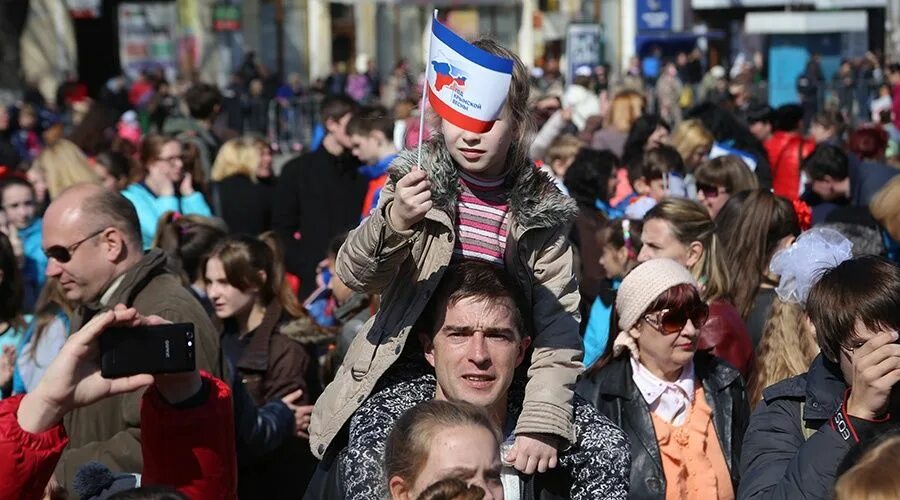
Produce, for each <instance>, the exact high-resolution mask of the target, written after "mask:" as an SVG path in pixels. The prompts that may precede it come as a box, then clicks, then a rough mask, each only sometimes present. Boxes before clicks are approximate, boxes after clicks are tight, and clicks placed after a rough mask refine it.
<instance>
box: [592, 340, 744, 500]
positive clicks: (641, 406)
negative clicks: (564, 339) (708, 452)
mask: <svg viewBox="0 0 900 500" xmlns="http://www.w3.org/2000/svg"><path fill="white" fill-rule="evenodd" d="M694 370H695V373H696V377H697V378H698V379H699V380H700V383H701V384H702V385H703V391H704V394H705V396H706V402H707V404H709V407H710V409H711V410H712V419H713V426H714V427H715V429H716V435H717V436H718V438H719V445H720V446H721V448H722V453H723V454H724V455H725V463H726V464H727V465H728V470H729V471H730V473H731V481H732V484H733V485H734V490H735V491H737V489H738V480H739V475H738V462H739V459H740V456H741V445H742V442H743V436H744V429H746V428H747V420H748V418H749V416H750V406H749V404H748V403H747V396H746V394H745V392H744V382H743V381H742V380H741V375H740V373H738V371H737V370H735V369H734V368H733V367H731V366H730V365H728V364H727V363H725V362H724V361H722V360H720V359H718V358H716V357H715V356H711V355H709V354H707V353H704V352H697V354H696V355H695V356H694ZM576 392H577V393H578V394H579V395H581V396H582V397H583V398H585V399H587V400H588V401H590V402H592V403H593V404H594V405H595V406H596V407H597V409H598V410H600V413H602V414H604V415H606V416H607V417H609V419H610V420H612V421H613V423H614V424H616V425H618V426H619V427H621V428H622V430H623V431H624V432H625V435H626V436H628V442H629V443H630V444H631V482H630V487H629V490H628V498H631V499H665V497H666V478H665V474H664V473H663V467H662V460H661V458H660V451H659V444H658V443H657V441H656V432H655V431H654V429H653V419H652V418H651V416H650V408H649V406H648V405H647V403H646V402H645V401H644V397H643V396H642V395H641V393H640V390H639V389H638V388H637V386H636V385H635V383H634V381H633V380H632V371H631V363H630V362H629V359H628V356H627V355H623V356H619V357H618V358H615V359H613V360H612V361H611V362H610V363H609V364H608V365H606V366H604V367H603V368H601V369H600V370H599V371H597V372H594V373H591V374H588V375H586V376H585V378H584V379H582V380H581V381H580V382H579V383H578V387H577V389H576Z"/></svg>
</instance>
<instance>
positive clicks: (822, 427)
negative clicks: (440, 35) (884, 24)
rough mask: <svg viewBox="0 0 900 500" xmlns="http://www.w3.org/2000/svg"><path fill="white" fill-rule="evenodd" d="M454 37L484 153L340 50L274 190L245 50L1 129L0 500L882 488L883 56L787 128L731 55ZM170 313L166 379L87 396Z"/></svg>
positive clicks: (889, 109)
mask: <svg viewBox="0 0 900 500" xmlns="http://www.w3.org/2000/svg"><path fill="white" fill-rule="evenodd" d="M473 45H474V46H475V47H477V48H479V49H481V50H483V51H486V52H489V53H491V54H494V55H496V56H499V57H503V58H507V59H511V60H512V61H513V62H514V64H513V70H512V76H511V84H510V88H509V93H508V96H507V99H506V103H505V106H504V107H503V111H502V113H501V116H500V118H499V119H498V120H497V121H496V122H495V123H494V124H493V126H492V127H491V128H490V129H489V130H488V131H486V132H483V133H474V132H471V131H467V130H464V129H462V128H460V127H458V126H456V125H454V124H453V123H451V122H450V121H448V120H442V119H441V118H440V117H439V116H437V115H435V113H433V112H432V111H431V109H430V108H427V109H419V110H416V109H415V105H416V104H415V103H416V102H417V97H418V96H416V95H415V92H419V90H417V89H416V88H415V85H414V83H413V80H412V79H411V78H409V76H408V69H407V68H406V67H405V66H404V65H399V66H398V68H397V70H396V71H395V73H394V74H393V75H392V76H391V78H390V79H389V80H391V81H394V80H396V81H395V82H394V83H395V84H396V85H394V87H396V88H393V87H392V88H391V90H390V91H389V92H387V94H389V97H390V98H391V99H393V103H392V104H391V105H387V106H386V105H385V102H384V100H385V99H387V97H386V96H385V95H384V94H385V92H384V89H385V88H387V87H390V85H382V84H381V83H380V79H379V78H377V77H376V76H375V74H374V71H373V70H372V65H371V61H369V60H368V59H360V60H359V61H357V63H358V64H357V65H356V66H357V67H356V72H355V73H353V74H352V75H346V74H345V70H344V69H343V68H336V70H335V75H337V76H335V75H332V77H330V78H329V79H327V80H325V81H324V82H322V88H323V90H322V96H321V102H320V105H319V107H318V110H317V113H316V114H317V116H318V128H319V129H320V131H321V134H320V136H319V137H318V138H317V139H316V141H315V143H314V144H310V147H309V148H308V150H306V151H305V152H303V153H302V154H299V155H297V156H295V157H293V158H291V159H289V160H288V161H286V163H284V165H283V166H282V167H281V168H280V169H276V168H275V165H274V163H275V161H274V158H275V156H276V155H278V154H281V153H282V151H278V150H275V149H273V145H272V141H271V140H269V138H267V137H266V136H264V135H262V134H256V133H254V132H262V131H261V130H257V129H254V127H253V125H252V124H253V122H254V120H255V119H256V118H258V117H257V115H256V114H255V112H254V111H253V109H252V108H253V107H252V105H247V106H245V107H244V108H243V109H244V111H245V112H244V114H243V115H242V116H244V117H245V118H248V119H249V122H248V123H250V126H249V127H248V126H245V124H242V125H241V126H240V127H234V126H233V125H234V123H232V122H230V117H233V116H232V115H234V113H230V111H229V109H230V108H229V106H230V104H229V102H230V101H229V99H232V98H233V96H234V95H235V93H243V92H247V93H248V94H247V95H250V96H252V95H253V94H256V93H264V92H266V90H265V89H263V88H260V86H261V85H263V83H265V81H266V80H267V77H266V74H265V72H264V71H263V70H261V69H260V67H259V66H258V65H257V64H256V63H255V62H254V61H253V59H252V57H251V58H248V62H247V63H246V64H245V65H243V66H242V68H241V71H239V72H238V73H236V78H235V79H234V81H233V82H232V86H231V87H229V88H228V89H224V91H222V90H220V89H217V88H215V87H214V86H212V85H209V84H205V83H202V82H194V83H181V82H178V83H175V84H173V85H172V86H171V87H179V89H178V90H177V91H170V90H169V89H170V88H171V87H170V84H169V83H168V82H165V81H164V80H162V79H160V76H159V75H154V74H152V72H151V73H148V74H146V75H145V76H144V77H142V78H141V79H139V80H138V81H136V82H133V84H132V85H131V86H130V87H129V88H126V87H124V86H121V85H119V86H108V87H107V88H106V89H104V92H102V95H101V96H100V97H99V98H98V99H96V100H91V99H88V98H87V97H86V95H84V92H83V89H81V87H79V86H78V85H77V84H74V83H70V84H66V85H64V88H62V89H61V91H60V97H59V99H58V102H57V103H54V104H48V103H45V102H41V101H40V99H39V97H38V96H35V95H31V94H28V95H26V96H25V98H24V99H23V101H22V102H21V103H17V104H16V105H14V106H11V107H9V108H4V109H2V110H0V165H2V168H3V170H2V172H0V207H2V212H0V214H2V217H3V218H2V220H0V299H2V300H0V349H2V354H0V453H2V455H3V458H2V459H0V477H3V478H4V480H3V481H0V498H46V497H49V498H64V497H65V495H66V494H68V495H70V497H71V495H77V496H80V497H82V498H111V499H112V498H117V499H126V498H127V499H135V498H148V499H150V498H152V499H168V498H200V499H205V498H209V499H222V498H247V499H254V498H266V499H268V498H276V499H277V498H291V499H293V498H300V497H305V498H309V499H331V498H334V499H343V498H353V499H363V500H365V499H372V500H376V499H383V498H392V499H398V500H401V499H402V500H405V499H434V500H436V499H480V498H491V499H501V498H506V499H520V498H521V499H524V498H542V499H557V498H572V499H576V500H580V499H595V498H623V499H624V498H633V499H653V498H719V499H732V498H740V499H751V498H767V499H768V498H792V499H793V498H827V497H834V498H838V499H841V500H851V499H857V498H873V497H879V498H882V497H884V498H890V497H897V496H900V482H898V481H897V479H896V478H895V477H893V476H892V475H890V474H884V473H883V470H884V469H885V467H889V464H891V463H892V462H891V461H892V460H893V459H894V458H895V457H896V456H898V454H900V437H898V435H900V434H898V433H900V427H898V422H897V420H896V417H895V415H897V414H898V413H897V412H900V407H898V406H897V405H898V402H900V399H898V397H900V392H898V396H897V397H895V396H894V393H893V387H894V386H895V385H896V383H897V382H898V381H900V368H898V367H900V364H898V362H900V343H898V342H897V338H898V331H900V316H898V314H897V311H900V267H898V264H900V176H898V175H896V174H898V173H900V168H898V167H900V164H898V157H897V153H896V152H897V141H898V137H897V130H898V126H900V64H887V65H885V64H882V63H880V62H879V61H878V60H877V58H874V59H871V58H868V59H865V60H864V61H863V62H862V63H861V64H862V66H860V67H861V68H863V69H865V68H869V66H872V68H882V67H884V68H886V70H885V71H883V72H882V71H881V70H880V69H879V71H877V72H876V71H874V70H873V71H870V72H867V73H865V75H866V76H865V78H868V79H875V80H877V79H879V78H882V79H883V81H873V82H870V83H867V84H866V85H868V86H870V87H872V88H877V89H887V92H886V93H885V94H884V95H883V96H880V97H879V98H878V99H876V100H877V101H879V108H878V110H879V111H878V113H877V114H875V115H874V116H865V113H862V112H860V111H859V109H858V108H859V106H856V107H854V105H852V104H851V105H850V106H849V107H847V106H845V105H844V104H841V105H840V106H836V107H834V108H833V109H831V108H828V106H825V108H826V109H823V110H822V111H819V110H818V108H816V109H815V110H814V112H813V114H812V116H809V106H808V103H806V102H804V101H802V100H801V101H800V102H798V103H797V104H789V105H783V106H780V107H777V108H775V109H772V108H771V107H769V106H768V105H767V104H766V103H765V102H764V100H761V99H759V98H758V96H756V95H755V94H754V93H753V92H752V91H749V90H747V89H748V86H749V83H750V82H752V80H753V79H752V73H753V68H754V64H753V62H752V61H750V62H748V61H742V62H741V63H740V64H736V66H737V68H736V69H735V70H733V71H732V74H731V75H730V76H729V75H728V74H727V72H725V70H724V69H722V68H718V69H717V68H712V69H710V70H709V73H710V74H711V80H710V81H708V82H706V80H707V78H705V77H704V76H703V74H704V71H703V65H702V61H701V59H700V56H699V55H698V54H681V55H679V56H678V57H676V58H674V59H672V60H671V61H669V60H666V59H665V58H663V57H662V56H661V55H659V54H655V53H654V56H653V57H657V58H658V59H659V60H658V61H656V62H654V61H649V62H648V61H647V60H644V61H641V60H639V59H635V61H634V62H633V63H632V65H631V66H630V67H629V68H627V69H626V71H625V73H624V74H623V75H622V76H621V77H619V78H608V77H607V74H606V71H605V69H604V68H602V67H600V68H596V69H594V68H579V70H578V71H576V76H575V81H573V82H569V85H565V84H564V82H563V80H562V77H561V76H560V75H559V68H558V67H557V66H554V64H553V62H552V61H548V63H547V64H545V65H544V67H543V68H542V69H541V70H540V71H532V72H529V71H528V69H526V67H525V66H524V65H523V64H522V62H521V61H520V60H519V58H518V57H517V56H516V54H514V53H513V52H511V51H510V50H508V49H506V48H504V47H502V46H501V45H499V44H498V43H496V42H494V41H492V40H490V39H480V40H478V41H476V42H474V43H473ZM865 61H868V62H865ZM849 67H850V69H849V70H847V69H846V68H842V75H844V76H843V78H850V76H847V71H851V73H852V70H853V67H852V65H851V66H849ZM870 69H871V68H870ZM859 71H862V70H859ZM654 72H655V73H654ZM748 74H749V75H751V77H748V76H747V75H748ZM340 75H344V77H343V78H341V77H340ZM238 77H240V78H238ZM355 77H359V78H355ZM748 78H749V79H748ZM682 79H684V80H685V81H682ZM291 80H292V81H291V85H289V87H291V89H293V90H291V92H294V94H291V95H293V96H297V95H299V93H300V92H301V90H300V89H301V85H300V82H299V81H296V79H291ZM244 81H246V86H244V83H243V82H244ZM854 81H855V80H854ZM651 82H652V84H651ZM691 85H693V87H690V86H691ZM847 85H850V84H849V83H848V84H847ZM684 88H690V89H691V90H690V92H689V93H688V94H689V96H688V94H685V93H684V92H683V89H684ZM700 90H703V91H702V92H701V91H700ZM879 92H880V90H879ZM276 94H278V95H282V94H283V96H285V97H287V96H288V90H284V92H283V93H282V92H281V90H278V91H277V92H276ZM241 95H243V94H241ZM800 95H801V97H802V96H803V92H802V91H801V92H800ZM685 96H688V97H685ZM882 97H884V98H886V99H881V98H882ZM876 100H873V102H872V103H871V104H872V106H873V108H872V109H874V106H875V104H876V102H874V101H876ZM245 101H246V100H245ZM242 102H243V101H242ZM842 102H843V101H842ZM866 102H867V103H868V101H866ZM418 113H424V114H425V116H424V117H425V123H426V126H425V127H424V129H420V128H419V123H418V116H417V114H418ZM238 114H241V113H238ZM255 117H256V118H255ZM419 137H421V138H422V140H423V141H422V146H421V149H420V150H417V149H416V148H415V146H416V144H417V143H418V139H419ZM276 170H277V173H276ZM169 322H171V323H185V322H187V323H191V324H193V325H194V332H195V341H196V347H195V353H196V355H195V364H196V369H195V370H193V371H190V372H185V373H181V374H175V375H172V374H168V375H157V376H151V375H146V374H141V375H134V376H131V377H125V378H118V379H106V378H103V377H102V376H101V375H100V369H99V364H98V357H97V355H98V347H99V346H98V338H99V337H100V336H101V335H102V333H103V332H104V331H105V330H107V329H108V328H110V327H135V326H140V325H160V324H165V323H169Z"/></svg>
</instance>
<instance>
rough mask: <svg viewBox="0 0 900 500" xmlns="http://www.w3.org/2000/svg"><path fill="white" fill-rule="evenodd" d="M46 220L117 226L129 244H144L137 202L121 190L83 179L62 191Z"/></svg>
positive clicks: (82, 224) (137, 246) (48, 209)
mask: <svg viewBox="0 0 900 500" xmlns="http://www.w3.org/2000/svg"><path fill="white" fill-rule="evenodd" d="M44 220H45V221H46V222H45V223H47V222H49V223H51V224H56V223H59V224H63V225H70V224H72V225H75V226H90V227H91V228H94V227H96V228H97V229H100V228H103V227H114V228H116V229H118V230H119V231H120V232H121V233H122V236H123V237H124V238H125V239H126V240H127V242H128V244H129V246H131V245H136V247H135V248H141V229H140V228H141V226H140V222H139V221H138V216H137V211H135V209H134V205H132V204H131V202H130V201H128V199H127V198H125V197H124V196H122V195H121V194H119V193H117V192H113V191H109V190H107V189H106V188H104V187H103V186H101V185H99V184H94V183H81V184H75V185H74V186H71V187H69V188H68V189H66V190H65V191H63V192H62V193H60V194H59V196H57V197H56V199H54V200H53V202H52V203H51V204H50V206H49V207H47V211H46V212H45V213H44Z"/></svg>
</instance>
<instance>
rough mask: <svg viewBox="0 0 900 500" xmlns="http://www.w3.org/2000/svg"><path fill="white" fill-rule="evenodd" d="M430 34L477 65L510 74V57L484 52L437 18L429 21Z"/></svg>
mask: <svg viewBox="0 0 900 500" xmlns="http://www.w3.org/2000/svg"><path fill="white" fill-rule="evenodd" d="M431 34H432V35H434V36H435V37H436V38H437V39H438V40H440V41H441V42H444V44H445V45H446V46H448V47H450V48H451V49H453V50H454V51H456V52H457V53H459V55H461V56H463V57H464V58H466V59H468V60H470V61H472V62H473V63H475V64H477V65H479V66H484V67H485V68H487V69H490V70H494V71H497V72H499V73H506V74H512V69H513V62H512V59H506V58H505V57H500V56H495V55H494V54H491V53H490V52H485V51H483V50H481V49H479V48H478V47H475V46H474V45H472V44H470V43H469V42H467V41H465V40H463V39H462V38H461V37H460V36H459V35H457V34H456V33H454V32H453V31H451V30H450V28H448V27H446V26H444V25H443V24H441V23H440V21H438V20H437V19H434V20H432V22H431Z"/></svg>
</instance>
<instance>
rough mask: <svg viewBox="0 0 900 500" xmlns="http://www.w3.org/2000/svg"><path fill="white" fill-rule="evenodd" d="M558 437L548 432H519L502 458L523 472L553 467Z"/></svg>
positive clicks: (539, 470) (532, 472) (545, 469)
mask: <svg viewBox="0 0 900 500" xmlns="http://www.w3.org/2000/svg"><path fill="white" fill-rule="evenodd" d="M558 442H559V439H558V438H557V437H555V436H551V435H548V434H519V435H518V436H516V442H515V444H514V445H513V447H512V449H511V450H509V453H507V454H506V457H504V460H505V461H506V462H507V463H510V464H512V465H513V467H515V468H516V470H517V471H519V472H522V473H524V474H534V473H535V472H547V470H548V469H555V468H556V464H557V459H556V455H557V448H558V447H559V446H558Z"/></svg>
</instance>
